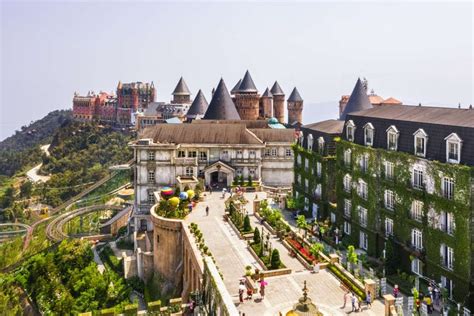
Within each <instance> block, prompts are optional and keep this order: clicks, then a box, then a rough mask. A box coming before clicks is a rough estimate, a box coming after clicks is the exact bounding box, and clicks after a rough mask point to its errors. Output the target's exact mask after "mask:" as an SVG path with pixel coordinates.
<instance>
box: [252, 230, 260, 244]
mask: <svg viewBox="0 0 474 316" xmlns="http://www.w3.org/2000/svg"><path fill="white" fill-rule="evenodd" d="M253 243H254V244H259V243H260V231H259V230H258V229H255V230H254V231H253Z"/></svg>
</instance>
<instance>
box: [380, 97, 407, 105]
mask: <svg viewBox="0 0 474 316" xmlns="http://www.w3.org/2000/svg"><path fill="white" fill-rule="evenodd" d="M381 103H382V104H399V105H401V104H402V101H400V100H397V99H395V98H392V97H390V98H388V99H385V100H383V101H382V102H381Z"/></svg>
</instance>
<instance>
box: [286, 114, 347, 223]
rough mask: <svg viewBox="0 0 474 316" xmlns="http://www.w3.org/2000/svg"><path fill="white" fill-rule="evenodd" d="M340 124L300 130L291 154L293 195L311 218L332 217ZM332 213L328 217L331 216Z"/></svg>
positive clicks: (314, 125)
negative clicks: (293, 163)
mask: <svg viewBox="0 0 474 316" xmlns="http://www.w3.org/2000/svg"><path fill="white" fill-rule="evenodd" d="M343 128H344V121H339V120H327V121H322V122H318V123H313V124H308V125H304V126H302V127H301V130H300V132H299V137H298V142H297V144H295V146H294V151H295V155H294V156H295V172H294V174H295V180H294V186H293V189H294V192H295V195H296V197H297V198H303V199H304V208H305V210H306V211H307V212H310V213H311V214H312V217H314V218H318V219H322V218H327V217H334V216H335V213H334V211H331V209H334V208H335V205H336V192H335V183H334V181H335V178H334V177H332V176H331V175H333V174H334V172H335V165H336V144H335V141H334V139H335V138H336V137H338V136H340V135H341V133H342V130H343ZM331 213H332V215H331Z"/></svg>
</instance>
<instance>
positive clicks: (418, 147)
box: [413, 128, 428, 157]
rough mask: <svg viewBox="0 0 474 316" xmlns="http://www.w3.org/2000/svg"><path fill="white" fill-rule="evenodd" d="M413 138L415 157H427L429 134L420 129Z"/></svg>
mask: <svg viewBox="0 0 474 316" xmlns="http://www.w3.org/2000/svg"><path fill="white" fill-rule="evenodd" d="M413 136H415V155H417V156H420V157H425V156H426V142H427V140H428V134H426V132H425V131H424V130H423V129H422V128H420V129H419V130H417V131H416V132H415V133H414V134H413Z"/></svg>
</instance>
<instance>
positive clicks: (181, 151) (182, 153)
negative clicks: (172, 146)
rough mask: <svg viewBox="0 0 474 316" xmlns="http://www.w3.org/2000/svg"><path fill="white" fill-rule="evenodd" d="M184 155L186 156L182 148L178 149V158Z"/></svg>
mask: <svg viewBox="0 0 474 316" xmlns="http://www.w3.org/2000/svg"><path fill="white" fill-rule="evenodd" d="M184 157H186V154H185V152H184V150H179V151H178V158H184Z"/></svg>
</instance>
